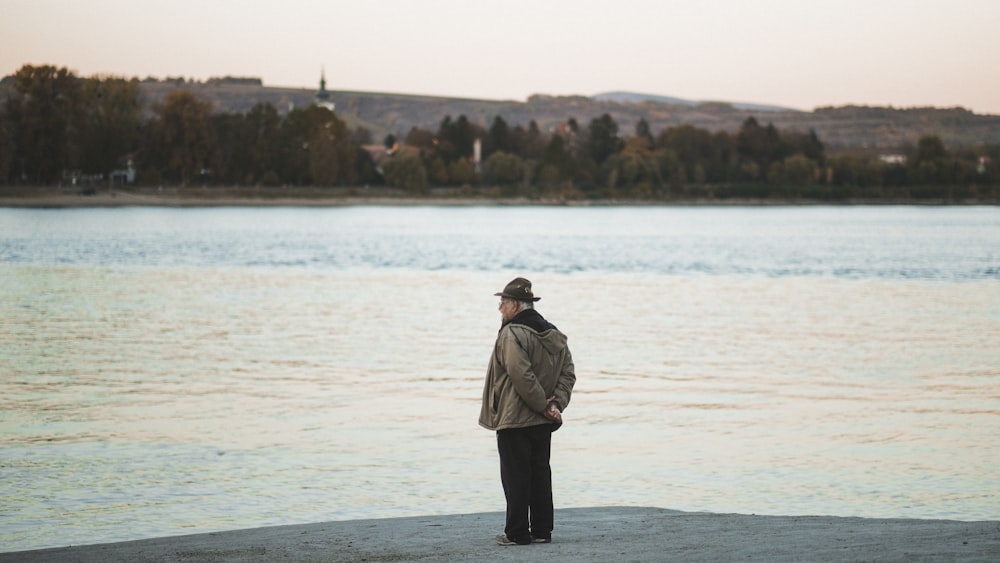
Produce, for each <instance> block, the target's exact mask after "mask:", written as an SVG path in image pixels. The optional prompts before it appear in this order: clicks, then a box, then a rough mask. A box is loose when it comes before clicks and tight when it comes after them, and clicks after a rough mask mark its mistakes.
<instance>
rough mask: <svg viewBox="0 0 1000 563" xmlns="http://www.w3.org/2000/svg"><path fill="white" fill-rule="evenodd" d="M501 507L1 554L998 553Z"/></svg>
mask: <svg viewBox="0 0 1000 563" xmlns="http://www.w3.org/2000/svg"><path fill="white" fill-rule="evenodd" d="M503 522H504V515H503V513H502V512H490V513H479V514H457V515H447V516H415V517H404V518H386V519H372V520H348V521H334V522H323V523H316V524H297V525H288V526H273V527H266V528H255V529H246V530H233V531H225V532H210V533H200V534H193V535H184V536H172V537H162V538H152V539H143V540H135V541H126V542H118V543H105V544H93V545H83V546H68V547H58V548H49V549H40V550H32V551H19V552H7V553H0V563H6V562H8V561H10V562H14V561H19V562H24V563H32V562H38V561H77V562H81V563H90V562H95V563H96V562H105V561H138V560H141V561H185V562H226V561H363V560H367V561H485V560H489V561H522V560H524V559H525V558H526V557H529V556H530V557H532V558H538V560H543V559H544V560H545V561H546V562H548V563H552V562H564V561H565V562H569V561H667V560H677V561H733V560H737V559H755V560H765V561H857V560H861V559H865V560H869V559H872V560H883V561H904V560H906V561H909V560H921V559H929V560H935V561H942V560H943V561H997V560H998V559H1000V521H981V522H964V521H955V520H908V519H876V518H851V517H833V516H756V515H741V514H712V513H700V512H680V511H676V510H667V509H661V508H650V507H595V508H566V509H558V510H556V529H555V530H554V531H553V542H552V543H551V544H536V545H529V546H518V547H500V546H497V545H495V543H494V541H493V537H494V535H497V534H500V533H503Z"/></svg>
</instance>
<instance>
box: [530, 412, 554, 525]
mask: <svg viewBox="0 0 1000 563" xmlns="http://www.w3.org/2000/svg"><path fill="white" fill-rule="evenodd" d="M529 430H531V439H532V449H531V500H530V509H531V535H532V536H534V537H536V538H550V537H552V524H553V508H552V468H551V466H550V465H549V456H550V454H551V451H552V431H551V429H550V427H549V426H547V425H546V426H535V427H533V428H530V429H529Z"/></svg>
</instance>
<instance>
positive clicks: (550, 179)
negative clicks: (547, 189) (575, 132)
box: [538, 135, 576, 186]
mask: <svg viewBox="0 0 1000 563" xmlns="http://www.w3.org/2000/svg"><path fill="white" fill-rule="evenodd" d="M538 170H539V173H538V178H539V180H540V181H541V182H543V183H544V184H545V185H548V186H552V185H554V184H561V183H563V182H566V181H567V180H569V179H570V178H572V177H573V174H574V173H575V172H576V159H574V158H573V155H572V154H571V153H570V151H569V148H568V147H567V145H566V141H565V139H563V138H562V136H561V135H552V138H551V139H550V140H549V143H548V144H547V145H545V151H544V152H542V158H541V160H540V161H539V162H538ZM543 171H544V172H545V173H544V174H543V173H542V172H543Z"/></svg>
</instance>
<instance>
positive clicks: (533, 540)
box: [531, 536, 552, 543]
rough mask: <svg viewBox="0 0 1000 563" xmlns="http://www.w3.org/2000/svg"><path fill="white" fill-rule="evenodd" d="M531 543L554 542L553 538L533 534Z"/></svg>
mask: <svg viewBox="0 0 1000 563" xmlns="http://www.w3.org/2000/svg"><path fill="white" fill-rule="evenodd" d="M531 543H552V538H539V537H535V536H531Z"/></svg>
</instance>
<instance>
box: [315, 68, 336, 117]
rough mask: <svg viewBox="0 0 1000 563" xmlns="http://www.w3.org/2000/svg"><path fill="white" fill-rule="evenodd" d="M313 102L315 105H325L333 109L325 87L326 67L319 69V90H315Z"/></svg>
mask: <svg viewBox="0 0 1000 563" xmlns="http://www.w3.org/2000/svg"><path fill="white" fill-rule="evenodd" d="M314 103H315V104H316V105H317V106H321V107H325V108H327V109H329V110H330V111H333V108H334V103H333V102H332V101H330V92H329V91H327V89H326V69H323V70H321V71H320V74H319V90H317V91H316V100H315V102H314Z"/></svg>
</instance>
